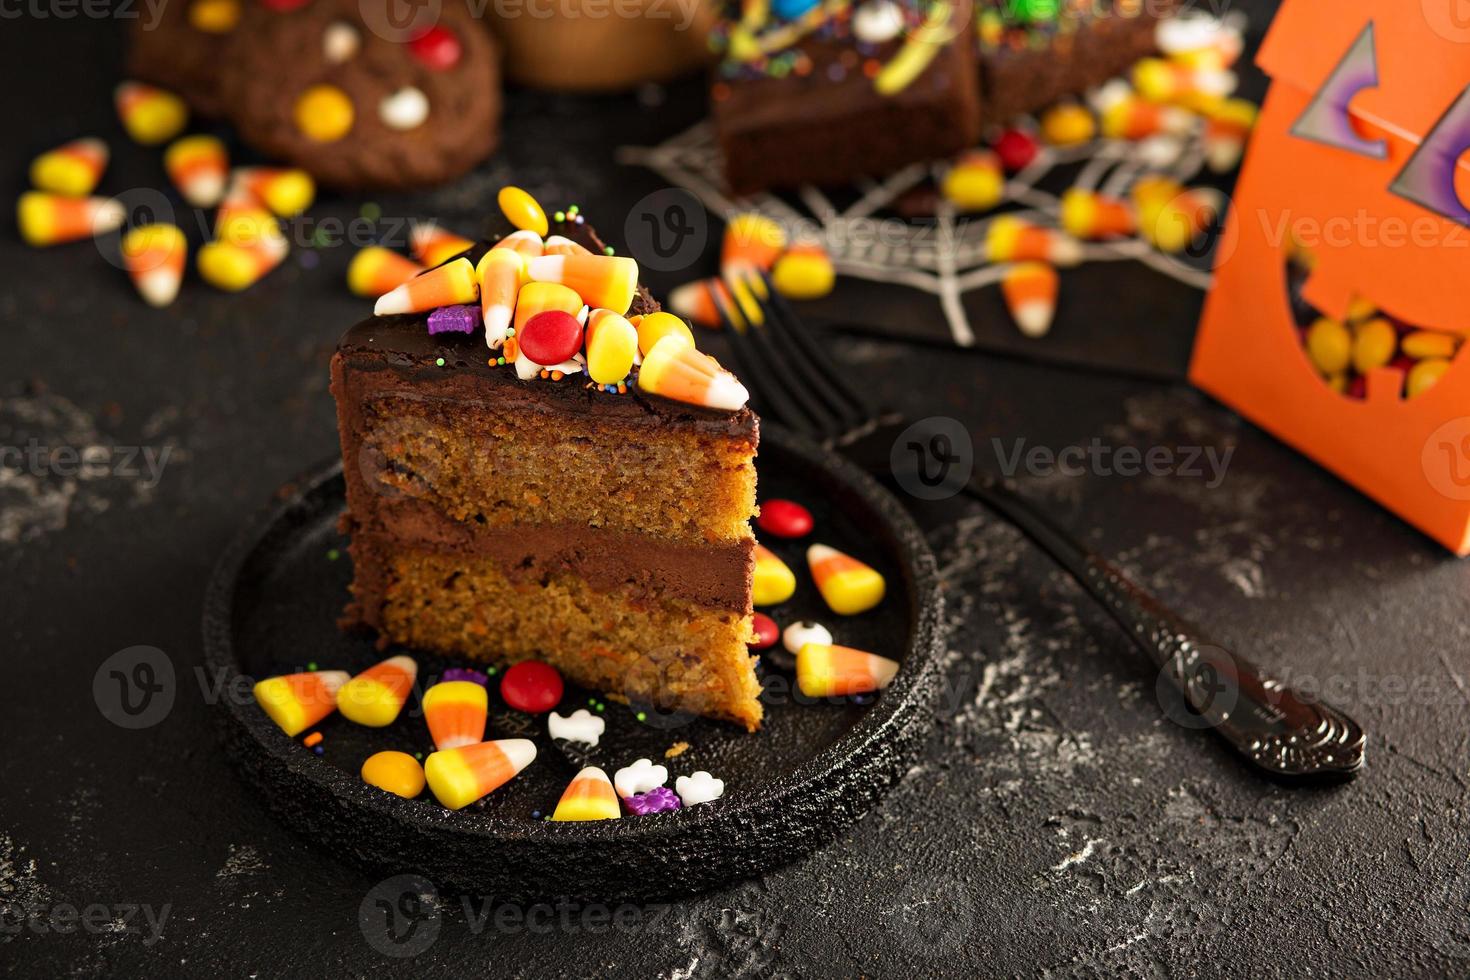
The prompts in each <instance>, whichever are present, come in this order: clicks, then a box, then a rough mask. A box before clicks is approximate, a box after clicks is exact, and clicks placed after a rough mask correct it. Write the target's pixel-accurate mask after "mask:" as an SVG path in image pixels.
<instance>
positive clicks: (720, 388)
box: [638, 333, 750, 412]
mask: <svg viewBox="0 0 1470 980" xmlns="http://www.w3.org/2000/svg"><path fill="white" fill-rule="evenodd" d="M638 387H639V388H642V389H643V390H644V391H647V392H648V393H650V394H654V395H661V396H662V397H664V398H671V399H673V400H674V401H680V402H688V403H689V404H691V405H704V406H705V407H707V408H718V409H723V410H724V411H727V412H733V411H735V410H736V409H739V408H742V407H744V405H745V403H746V402H747V401H749V400H750V393H749V392H747V391H746V390H745V386H744V385H742V384H741V383H740V382H739V381H738V380H736V378H735V375H733V374H731V373H730V372H729V371H726V370H725V369H724V368H722V367H720V364H719V362H718V361H716V360H715V359H714V358H713V357H710V356H709V355H708V354H701V353H700V352H699V351H697V350H695V349H694V348H693V347H692V346H691V345H690V343H689V340H688V339H687V338H686V337H684V336H682V335H680V334H678V333H670V334H668V335H666V336H665V337H664V338H663V339H662V340H660V341H659V342H658V343H656V344H654V345H653V349H652V350H650V351H649V352H648V353H647V354H646V355H644V358H643V367H642V368H641V369H640V370H639V372H638Z"/></svg>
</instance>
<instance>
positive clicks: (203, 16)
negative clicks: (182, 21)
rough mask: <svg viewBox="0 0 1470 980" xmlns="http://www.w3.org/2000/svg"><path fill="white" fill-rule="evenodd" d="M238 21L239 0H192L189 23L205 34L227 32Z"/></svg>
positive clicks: (233, 27)
mask: <svg viewBox="0 0 1470 980" xmlns="http://www.w3.org/2000/svg"><path fill="white" fill-rule="evenodd" d="M238 23H240V0H194V5H193V6H191V7H190V8H189V24H190V25H191V26H192V27H193V28H194V29H195V30H197V31H203V32H205V33H206V34H228V33H230V32H231V31H233V30H234V29H235V25H236V24H238Z"/></svg>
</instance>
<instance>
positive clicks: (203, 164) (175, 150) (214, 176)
mask: <svg viewBox="0 0 1470 980" xmlns="http://www.w3.org/2000/svg"><path fill="white" fill-rule="evenodd" d="M229 168H230V158H229V154H228V153H227V152H226V150H225V144H224V143H223V142H222V141H220V140H219V139H217V138H216V137H213V136H185V137H184V138H183V139H180V140H175V141H174V142H172V143H170V144H169V146H168V149H167V150H164V151H163V169H164V170H165V171H166V172H167V173H168V179H169V180H171V181H173V184H174V186H175V187H177V188H178V189H179V193H180V194H182V195H183V196H184V200H186V201H188V202H189V203H190V204H192V205H194V207H196V208H212V207H214V206H215V205H216V204H218V203H219V202H220V199H221V198H222V197H224V195H225V183H226V180H227V178H228V176H229Z"/></svg>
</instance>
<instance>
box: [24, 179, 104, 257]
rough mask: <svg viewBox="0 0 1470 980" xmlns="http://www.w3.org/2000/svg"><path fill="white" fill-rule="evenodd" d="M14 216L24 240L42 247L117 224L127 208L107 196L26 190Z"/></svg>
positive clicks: (80, 236) (99, 231) (86, 235)
mask: <svg viewBox="0 0 1470 980" xmlns="http://www.w3.org/2000/svg"><path fill="white" fill-rule="evenodd" d="M15 216H16V222H17V224H19V226H20V234H21V237H22V238H24V239H25V240H26V243H27V244H30V245H34V246H35V247H37V248H44V247H45V246H47V245H61V244H63V243H65V242H75V241H80V240H81V239H84V238H91V237H93V236H95V235H102V234H105V233H107V232H109V231H113V230H115V229H117V228H120V227H121V226H122V223H123V221H124V220H125V219H126V218H127V211H126V209H125V208H123V206H122V204H121V203H120V202H118V201H115V200H113V199H112V198H110V197H62V196H60V195H58V194H46V193H43V192H41V191H26V192H25V193H24V194H22V195H21V196H20V201H19V203H18V204H17V205H16V210H15Z"/></svg>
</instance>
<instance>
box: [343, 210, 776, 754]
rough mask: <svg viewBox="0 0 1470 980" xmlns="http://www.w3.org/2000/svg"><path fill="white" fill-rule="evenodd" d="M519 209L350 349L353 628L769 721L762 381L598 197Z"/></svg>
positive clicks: (346, 395)
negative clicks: (653, 272) (603, 216)
mask: <svg viewBox="0 0 1470 980" xmlns="http://www.w3.org/2000/svg"><path fill="white" fill-rule="evenodd" d="M508 213H509V212H508ZM515 214H516V216H517V218H518V224H520V225H521V226H522V227H521V228H520V229H519V230H516V231H512V230H511V229H510V228H509V227H507V229H506V234H504V235H503V236H496V237H495V238H493V239H492V240H491V241H489V242H486V243H484V244H482V245H479V246H476V247H475V248H472V249H470V250H469V251H467V252H465V253H464V254H463V255H461V256H458V257H455V258H452V259H450V260H448V261H446V262H445V263H444V264H442V265H440V266H438V267H437V268H435V269H432V270H430V271H428V272H425V273H423V274H421V275H419V276H417V277H416V278H414V279H411V280H410V281H409V282H407V283H405V284H404V285H402V286H400V287H399V288H397V289H396V290H394V291H393V292H391V293H388V294H387V295H384V296H382V297H381V298H380V299H379V301H378V307H377V311H376V313H377V314H379V315H375V316H374V317H372V318H371V319H368V320H365V321H363V322H362V323H359V324H358V325H357V326H355V327H353V328H352V329H351V330H349V331H348V332H347V334H346V335H345V336H344V337H343V338H342V340H341V342H340V343H339V345H338V349H337V353H336V355H335V356H334V357H333V359H332V392H333V394H334V395H335V397H336V400H337V412H338V421H339V426H340V430H341V441H342V455H343V470H344V474H345V477H346V484H347V513H346V515H345V516H344V527H345V529H346V530H347V532H348V533H350V534H351V536H352V544H351V549H350V550H351V555H352V559H353V566H354V581H353V583H352V599H351V602H350V604H349V606H348V608H347V613H346V616H345V621H346V623H348V624H351V625H362V626H367V627H370V628H372V629H374V630H376V631H377V633H378V635H379V637H380V640H381V642H382V643H384V644H387V643H397V644H402V645H404V646H408V647H411V648H417V649H424V650H433V651H438V652H441V653H445V654H451V655H456V656H465V657H469V658H472V659H476V660H483V661H490V662H496V663H508V662H515V661H519V660H525V659H529V658H535V659H539V660H544V661H546V662H548V663H550V664H552V665H553V666H555V667H556V668H557V669H559V670H560V671H561V672H562V673H563V674H564V675H565V676H566V677H567V678H569V679H570V680H572V681H574V682H576V683H578V684H581V685H584V686H586V687H588V688H591V689H594V690H597V691H601V692H605V693H606V694H608V695H610V696H612V697H614V698H626V699H627V700H629V701H630V702H633V703H647V704H651V705H657V706H660V707H664V708H671V709H680V710H685V711H690V712H693V713H697V714H702V715H707V716H710V717H714V718H720V719H724V720H727V721H731V722H734V723H736V724H739V725H742V726H744V727H745V728H747V729H749V730H755V729H756V728H758V727H759V725H760V721H761V705H760V702H759V700H758V699H757V696H758V694H759V691H760V687H759V683H758V681H757V679H756V675H755V660H754V658H753V657H751V656H750V652H749V648H748V646H747V641H748V639H749V637H750V635H751V628H752V627H751V621H752V620H751V612H752V610H751V575H752V571H753V566H754V538H753V536H752V533H751V529H750V525H749V519H750V517H751V516H752V514H753V512H754V510H755V467H754V456H755V450H756V444H757V441H758V427H757V420H756V417H755V416H754V415H753V414H752V413H751V411H750V409H748V408H747V407H745V401H746V394H745V390H744V388H742V387H741V386H740V384H739V382H737V381H736V380H735V378H734V377H733V376H732V375H730V374H729V373H727V372H725V371H723V370H721V369H720V368H719V366H718V365H717V364H716V363H715V362H714V360H713V359H712V358H710V357H708V356H707V355H705V354H703V353H700V352H699V351H697V350H696V349H695V346H694V342H693V338H692V335H691V334H690V332H689V329H688V327H687V326H686V325H685V324H684V323H683V322H682V321H681V320H679V319H678V318H676V317H674V316H673V315H672V314H668V313H664V312H661V311H660V310H659V306H658V304H657V303H656V302H655V301H654V300H653V298H652V297H651V296H650V295H649V293H648V291H647V290H646V289H645V288H644V287H643V286H641V285H639V284H638V281H637V279H638V276H637V266H636V263H635V262H634V261H633V260H632V259H628V258H624V257H621V256H613V255H611V254H610V253H611V250H610V249H607V248H606V247H605V246H604V245H603V243H602V242H601V241H599V240H598V238H597V236H596V235H595V234H594V233H593V232H592V230H591V228H590V227H589V226H588V225H587V224H586V223H585V222H584V220H583V218H582V216H581V215H579V214H577V213H576V211H575V209H571V211H570V213H563V212H557V214H556V219H557V220H555V221H554V222H550V223H548V222H547V221H546V219H545V217H544V215H543V214H542V212H541V210H540V208H539V206H536V207H534V208H533V209H530V210H529V211H516V212H515ZM537 219H539V220H537ZM563 219H564V220H563ZM548 225H549V226H548Z"/></svg>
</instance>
